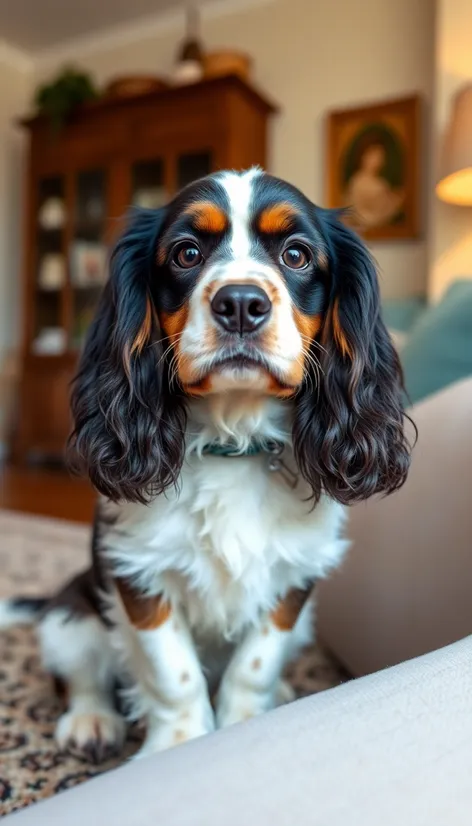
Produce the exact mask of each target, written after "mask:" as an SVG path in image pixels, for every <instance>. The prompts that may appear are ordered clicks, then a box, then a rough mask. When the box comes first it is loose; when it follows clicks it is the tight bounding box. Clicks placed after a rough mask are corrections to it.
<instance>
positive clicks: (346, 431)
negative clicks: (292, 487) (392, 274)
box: [294, 210, 410, 504]
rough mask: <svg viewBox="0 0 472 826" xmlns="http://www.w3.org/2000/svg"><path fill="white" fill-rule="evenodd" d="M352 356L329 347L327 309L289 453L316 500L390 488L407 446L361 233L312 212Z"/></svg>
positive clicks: (396, 377) (399, 391)
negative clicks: (316, 372)
mask: <svg viewBox="0 0 472 826" xmlns="http://www.w3.org/2000/svg"><path fill="white" fill-rule="evenodd" d="M315 221H316V222H317V223H318V225H319V227H320V230H321V232H322V234H323V236H324V238H325V241H326V244H327V250H328V256H329V266H330V272H331V278H332V281H331V297H330V307H331V310H332V309H333V304H334V301H336V302H337V312H338V315H339V321H340V326H341V328H342V330H343V333H344V335H345V337H346V340H347V342H348V344H349V347H350V351H351V356H348V355H346V354H343V353H342V352H341V350H340V349H339V347H336V344H335V337H334V334H333V330H332V329H330V311H329V308H328V312H327V321H326V323H325V335H324V337H323V347H324V348H325V351H321V352H320V350H319V349H317V348H316V347H314V348H313V354H314V355H316V356H317V358H319V360H320V361H321V367H322V371H323V374H324V375H322V377H321V382H320V387H319V392H318V393H317V392H316V391H315V392H314V391H313V389H312V388H313V385H315V386H316V382H315V378H316V377H313V382H306V383H305V385H304V387H303V389H302V392H301V393H300V394H299V396H298V399H297V404H296V415H295V423H294V447H295V455H296V458H297V461H298V465H299V467H300V471H301V473H302V474H303V476H304V478H305V479H306V480H307V482H308V483H309V484H310V485H311V488H312V491H313V497H314V500H315V502H316V501H318V500H319V498H320V495H321V493H322V492H323V491H324V492H326V493H327V494H328V495H329V496H331V497H332V498H333V499H335V500H337V501H338V502H342V503H343V504H352V503H353V502H356V501H360V500H362V499H367V498H368V497H370V496H372V495H373V494H376V493H384V494H387V493H391V492H392V491H394V490H396V489H397V488H399V487H401V485H402V484H403V483H404V481H405V479H406V476H407V473H408V468H409V464H410V446H409V444H408V441H407V439H406V436H405V433H404V411H403V402H402V399H403V379H402V372H401V367H400V363H399V359H398V356H397V353H396V351H395V349H394V347H393V345H392V342H391V340H390V336H389V334H388V332H387V330H386V328H385V325H384V322H383V320H382V317H381V314H380V300H379V288H378V281H377V273H376V270H375V266H374V263H373V261H372V259H371V257H370V255H369V253H368V251H367V249H366V248H365V246H364V244H363V243H362V241H361V240H360V238H359V237H358V236H357V235H356V234H355V233H354V232H352V231H351V230H350V229H348V228H347V227H346V226H345V225H344V224H343V223H342V222H341V221H340V220H339V215H338V214H337V213H336V212H334V211H320V210H317V212H316V216H315Z"/></svg>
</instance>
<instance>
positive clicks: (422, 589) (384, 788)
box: [10, 380, 472, 826]
mask: <svg viewBox="0 0 472 826" xmlns="http://www.w3.org/2000/svg"><path fill="white" fill-rule="evenodd" d="M414 417H415V420H416V421H417V423H418V427H419V430H420V438H419V442H418V446H417V449H416V451H415V454H414V460H413V467H412V473H411V476H410V478H409V480H408V482H407V484H406V485H405V487H404V489H403V490H402V491H401V492H400V493H398V494H396V495H395V496H393V497H391V498H390V499H387V500H383V501H380V502H371V503H369V504H368V505H367V506H362V507H358V508H356V509H354V510H353V513H352V525H351V534H352V536H353V538H354V548H353V551H352V553H351V556H350V558H349V560H348V561H347V563H346V565H345V567H344V568H343V570H342V571H341V572H340V573H339V574H338V575H337V576H336V577H335V578H333V580H332V581H331V582H330V583H329V584H327V585H326V586H325V587H324V588H323V590H322V592H321V594H320V605H319V620H320V628H321V632H322V634H323V636H324V637H325V639H326V640H327V641H328V642H329V643H330V645H331V647H332V648H333V649H334V650H335V651H336V652H337V653H338V655H339V656H341V657H342V659H343V660H344V661H345V662H346V663H347V664H348V665H349V666H350V667H351V668H352V669H353V670H354V672H355V673H358V674H365V673H367V672H372V671H376V669H378V668H381V667H382V666H384V665H385V664H387V663H395V662H399V661H401V660H405V659H407V658H410V657H413V656H415V655H417V654H420V653H421V652H423V651H425V650H429V649H436V648H438V647H439V646H441V645H443V644H444V643H446V642H449V641H451V640H453V639H459V638H460V637H462V636H465V635H466V634H469V633H470V632H471V631H472V598H471V594H472V426H471V425H472V380H470V381H467V382H463V383H461V384H458V385H456V386H454V387H451V388H449V389H448V390H446V391H444V392H443V393H440V394H438V395H437V396H435V397H433V398H431V399H429V400H427V401H425V402H424V403H423V404H421V405H419V406H418V408H417V409H416V410H415V411H414ZM471 772H472V637H467V638H465V639H463V640H462V641H459V642H456V643H455V644H454V645H452V646H450V647H447V648H445V649H441V650H436V651H433V652H432V653H429V654H427V655H425V656H423V657H420V658H419V659H414V660H410V661H409V662H404V663H402V664H400V665H398V666H396V667H394V668H391V669H388V670H385V671H381V672H377V673H373V674H370V675H369V676H365V677H362V678H361V679H359V680H355V681H352V682H350V683H347V684H345V685H344V686H341V687H340V688H336V689H332V690H330V691H327V692H324V693H322V694H318V695H316V696H314V697H310V698H309V699H307V700H302V701H299V702H297V703H293V704H292V705H290V706H286V707H285V708H282V709H278V710H277V711H274V712H271V713H269V714H266V715H264V716H262V717H260V718H258V719H255V720H252V721H249V722H248V723H244V724H242V725H239V726H235V727H233V728H231V729H227V730H225V731H221V732H218V733H217V734H214V735H211V736H209V737H205V738H202V739H201V740H198V741H194V742H193V743H190V744H188V745H185V746H181V747H178V748H176V749H173V750H172V751H169V752H165V753H163V754H161V755H157V756H155V757H152V758H149V759H147V760H143V761H140V762H136V763H131V764H128V765H127V766H124V767H122V768H120V769H117V770H116V771H114V772H111V773H109V774H107V775H103V776H101V777H99V778H97V779H95V780H92V781H90V782H89V783H86V784H84V785H83V786H80V787H78V788H76V789H72V790H70V791H68V792H65V793H64V794H61V795H59V796H58V797H55V798H52V799H50V800H47V801H45V802H44V803H40V804H38V805H36V806H33V807H31V808H30V809H26V810H25V811H24V812H20V813H18V814H15V815H11V816H10V817H11V818H16V820H13V823H16V824H17V826H29V824H31V826H43V825H44V826H55V824H61V826H62V824H67V826H83V824H86V826H103V824H108V823H112V824H113V826H147V824H149V826H151V824H152V826H155V825H156V824H165V826H187V824H188V826H241V824H245V823H251V824H255V826H287V825H288V824H294V825H295V826H346V824H349V826H379V824H382V826H398V824H401V826H452V825H453V826H462V825H463V826H469V824H470V823H471V820H472V815H471V812H472V780H471Z"/></svg>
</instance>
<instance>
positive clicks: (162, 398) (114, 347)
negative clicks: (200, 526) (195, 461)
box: [69, 210, 186, 502]
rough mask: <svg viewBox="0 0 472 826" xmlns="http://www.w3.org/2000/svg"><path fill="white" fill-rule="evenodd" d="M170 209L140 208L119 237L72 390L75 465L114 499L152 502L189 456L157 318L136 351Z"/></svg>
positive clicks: (183, 418) (183, 420)
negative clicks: (150, 500)
mask: <svg viewBox="0 0 472 826" xmlns="http://www.w3.org/2000/svg"><path fill="white" fill-rule="evenodd" d="M165 215H166V213H165V210H139V211H137V212H135V213H134V215H133V216H132V219H131V221H130V223H129V226H128V228H127V230H126V231H125V233H124V234H123V236H122V237H121V238H120V239H119V241H118V243H117V245H116V247H115V249H114V251H113V254H112V257H111V262H110V278H109V281H108V282H107V285H106V286H105V288H104V291H103V294H102V297H101V300H100V304H99V307H98V311H97V314H96V316H95V319H94V321H93V323H92V325H91V328H90V331H89V334H88V337H87V341H86V344H85V347H84V351H83V354H82V357H81V359H80V364H79V369H78V373H77V376H76V378H75V380H74V385H73V390H72V396H71V407H72V415H73V419H74V423H75V429H74V431H73V433H72V435H71V438H70V440H69V448H70V456H71V464H72V466H73V468H74V469H76V470H79V471H86V472H87V473H88V474H89V476H90V479H91V481H92V483H93V485H94V486H95V487H96V488H97V490H99V491H100V493H103V494H104V495H105V496H107V497H109V498H110V499H112V500H113V501H117V500H127V501H129V502H147V501H148V500H149V498H150V497H152V496H154V495H156V494H158V493H161V492H162V491H164V490H165V489H166V488H167V487H169V486H170V485H172V484H174V483H175V482H176V480H177V478H178V475H179V471H180V468H181V465H182V461H183V453H184V429H185V423H186V413H185V403H184V400H183V398H182V396H180V395H179V393H178V391H174V392H173V393H171V392H170V390H169V385H168V369H167V365H166V363H165V359H164V358H163V355H164V348H163V342H162V334H161V331H160V329H159V323H158V321H157V316H155V317H153V320H152V332H151V337H150V340H149V343H147V344H146V346H145V348H144V349H143V350H142V352H141V353H140V354H139V355H138V354H137V353H135V354H132V353H131V349H132V344H133V341H134V340H135V338H136V336H137V335H138V332H139V330H140V328H141V325H142V324H143V321H144V318H145V315H146V307H147V302H148V300H149V294H150V279H151V277H152V275H153V273H155V267H156V265H155V256H156V250H157V238H158V235H159V232H160V230H161V228H162V225H163V223H164V221H165Z"/></svg>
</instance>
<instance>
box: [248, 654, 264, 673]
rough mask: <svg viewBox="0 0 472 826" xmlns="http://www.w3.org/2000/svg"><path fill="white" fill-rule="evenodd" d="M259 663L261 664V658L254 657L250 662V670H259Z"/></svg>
mask: <svg viewBox="0 0 472 826" xmlns="http://www.w3.org/2000/svg"><path fill="white" fill-rule="evenodd" d="M261 665H262V660H261V658H260V657H256V658H255V659H254V660H253V661H252V663H251V668H252V670H253V671H259V670H260V667H261Z"/></svg>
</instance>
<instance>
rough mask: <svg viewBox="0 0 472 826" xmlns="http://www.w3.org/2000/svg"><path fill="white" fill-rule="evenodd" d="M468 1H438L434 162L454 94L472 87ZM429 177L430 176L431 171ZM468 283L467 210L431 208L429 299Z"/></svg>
mask: <svg viewBox="0 0 472 826" xmlns="http://www.w3.org/2000/svg"><path fill="white" fill-rule="evenodd" d="M471 44H472V3H471V0H438V10H437V27H436V59H435V74H436V78H435V87H436V91H435V106H434V142H435V161H436V163H435V164H434V167H433V168H434V169H435V168H436V166H437V157H438V154H439V151H440V145H441V140H442V137H443V133H444V130H445V128H446V125H447V122H448V118H449V115H450V104H451V99H452V97H453V95H454V94H455V93H456V92H457V90H458V89H460V88H461V86H463V85H464V84H465V83H471V82H472V45H471ZM471 139H472V138H471ZM433 174H434V171H433ZM461 277H462V278H464V277H466V278H467V277H468V278H472V207H458V206H452V205H451V204H444V203H442V202H441V201H438V200H437V199H433V200H432V203H431V245H430V279H429V294H430V296H431V298H432V299H433V300H437V299H438V298H439V297H440V296H441V294H442V293H443V292H444V290H445V289H446V287H447V285H448V284H449V283H450V282H451V281H452V280H454V279H456V278H461Z"/></svg>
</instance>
